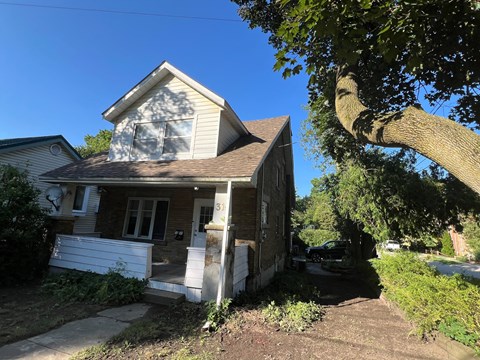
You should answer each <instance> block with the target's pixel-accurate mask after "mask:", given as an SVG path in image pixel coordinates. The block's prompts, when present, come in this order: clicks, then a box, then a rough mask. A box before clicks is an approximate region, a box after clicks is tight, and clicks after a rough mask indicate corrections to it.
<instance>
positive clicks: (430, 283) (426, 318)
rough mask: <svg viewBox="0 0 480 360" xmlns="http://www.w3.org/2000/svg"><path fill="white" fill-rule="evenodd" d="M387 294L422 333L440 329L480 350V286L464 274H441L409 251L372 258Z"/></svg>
mask: <svg viewBox="0 0 480 360" xmlns="http://www.w3.org/2000/svg"><path fill="white" fill-rule="evenodd" d="M372 264H373V266H374V268H375V269H376V271H377V273H378V275H379V276H380V280H381V285H382V286H383V292H384V294H385V296H386V297H387V298H388V299H389V300H391V301H393V302H394V303H396V304H397V305H398V306H399V307H400V308H401V309H402V310H403V311H404V312H405V313H406V315H407V317H408V318H409V319H410V320H412V321H413V322H414V323H415V324H416V326H417V329H418V332H419V334H422V335H423V334H428V333H430V332H432V331H435V330H438V331H441V332H442V333H444V334H445V335H447V336H449V337H451V338H452V339H455V340H457V341H459V342H461V343H463V344H465V345H467V346H470V347H472V348H473V349H474V350H476V351H477V352H480V317H479V316H478V314H479V313H480V288H479V287H478V286H477V285H475V284H472V283H471V282H469V281H467V279H466V278H464V277H463V276H461V275H458V274H457V275H454V276H451V277H448V276H444V275H440V274H439V273H438V272H437V271H436V270H435V269H432V268H431V267H430V266H429V265H428V264H427V263H425V262H424V261H422V260H420V259H419V258H418V257H417V256H416V255H415V254H412V253H409V252H402V253H398V254H396V255H394V256H385V257H383V258H382V259H375V260H372Z"/></svg>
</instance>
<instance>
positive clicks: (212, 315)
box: [205, 298, 232, 331]
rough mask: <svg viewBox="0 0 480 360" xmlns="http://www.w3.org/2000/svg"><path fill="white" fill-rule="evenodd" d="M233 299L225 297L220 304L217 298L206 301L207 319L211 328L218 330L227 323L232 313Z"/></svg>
mask: <svg viewBox="0 0 480 360" xmlns="http://www.w3.org/2000/svg"><path fill="white" fill-rule="evenodd" d="M231 303H232V299H228V298H227V299H223V300H222V301H221V303H220V305H219V306H217V302H216V301H215V300H210V301H207V302H206V303H205V308H206V310H207V321H208V322H209V323H210V329H211V330H213V331H217V329H218V328H219V327H220V325H222V324H223V323H225V322H226V321H227V319H228V317H229V315H230V313H231V309H230V304H231Z"/></svg>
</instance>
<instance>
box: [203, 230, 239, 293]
mask: <svg viewBox="0 0 480 360" xmlns="http://www.w3.org/2000/svg"><path fill="white" fill-rule="evenodd" d="M223 228H224V225H216V224H210V225H205V229H206V230H207V245H206V248H205V269H204V272H203V285H202V300H204V301H207V300H215V299H216V298H217V292H218V285H219V282H220V266H221V257H222V240H223ZM225 255H226V256H225V287H224V296H223V298H231V297H232V296H233V261H234V258H235V225H230V226H229V227H228V238H227V249H226V253H225Z"/></svg>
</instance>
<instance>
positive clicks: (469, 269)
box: [428, 261, 480, 279]
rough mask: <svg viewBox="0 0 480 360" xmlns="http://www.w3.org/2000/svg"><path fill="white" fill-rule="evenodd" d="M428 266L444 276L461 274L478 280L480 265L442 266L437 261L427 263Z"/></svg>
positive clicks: (479, 277)
mask: <svg viewBox="0 0 480 360" xmlns="http://www.w3.org/2000/svg"><path fill="white" fill-rule="evenodd" d="M428 264H429V265H431V266H434V267H435V268H437V270H438V271H439V272H440V273H442V274H444V275H453V274H463V275H466V276H471V277H474V278H477V279H480V265H477V264H466V263H462V264H444V263H442V262H439V261H429V262H428Z"/></svg>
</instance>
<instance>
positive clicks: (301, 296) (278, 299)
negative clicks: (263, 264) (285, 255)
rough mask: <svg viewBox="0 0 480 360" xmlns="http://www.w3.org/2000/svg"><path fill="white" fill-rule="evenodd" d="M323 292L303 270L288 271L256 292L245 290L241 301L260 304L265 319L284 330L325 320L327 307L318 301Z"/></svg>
mask: <svg viewBox="0 0 480 360" xmlns="http://www.w3.org/2000/svg"><path fill="white" fill-rule="evenodd" d="M319 297H320V293H319V291H318V289H317V288H316V287H315V286H314V285H312V284H311V283H310V281H309V279H308V278H307V277H306V276H305V275H304V274H301V273H298V272H293V271H286V272H283V273H280V274H277V275H276V276H275V278H274V279H273V281H272V283H271V284H270V285H269V286H267V287H266V288H264V289H262V290H261V291H259V292H257V293H255V294H242V295H241V296H239V297H238V298H236V299H235V303H236V304H237V305H240V306H243V307H256V308H258V309H259V310H260V311H261V314H262V315H263V317H264V319H265V321H266V322H267V323H269V324H272V325H274V326H277V327H279V328H280V329H281V330H283V331H287V332H298V331H304V330H306V329H307V328H309V327H310V326H312V324H313V323H314V322H315V321H317V320H321V318H322V316H323V313H324V311H323V309H322V307H321V306H320V305H318V304H317V303H316V301H318V300H319Z"/></svg>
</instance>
